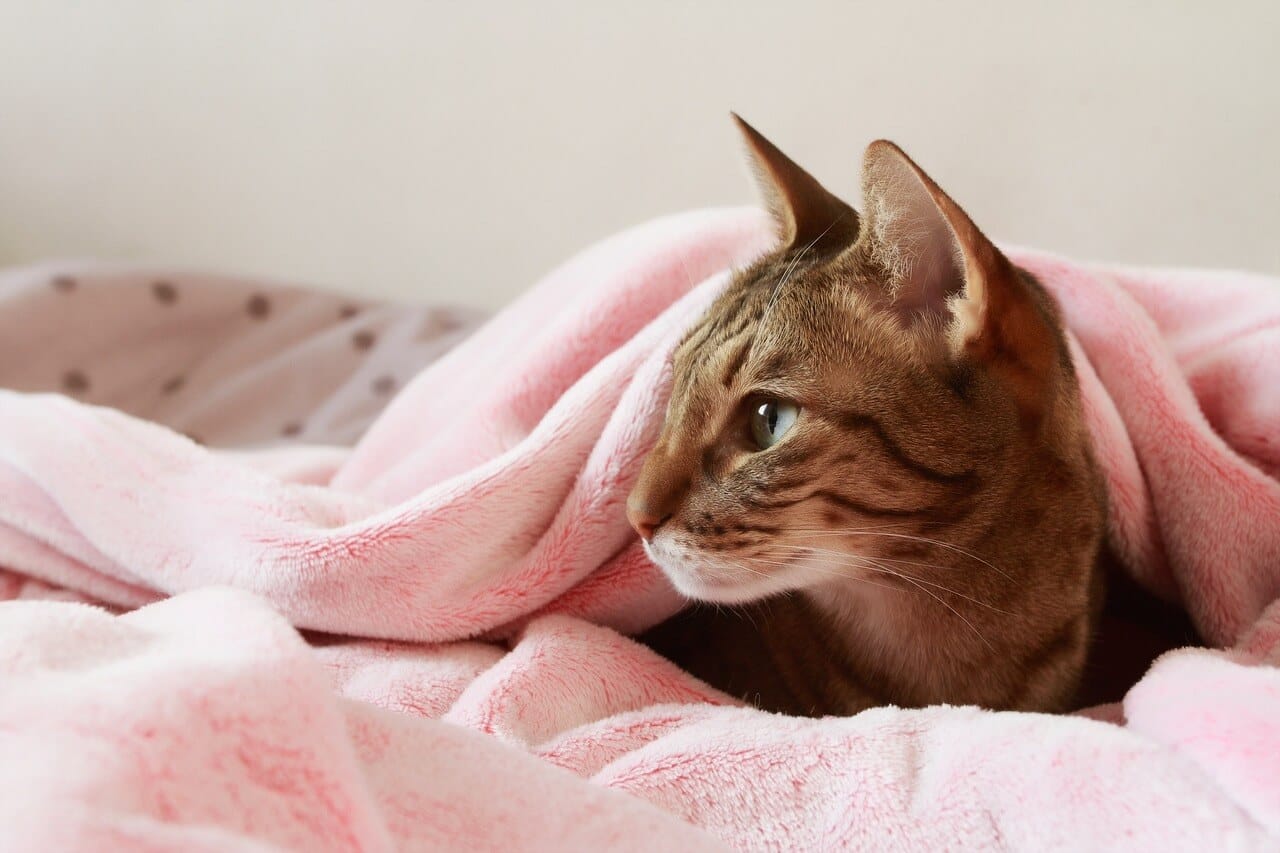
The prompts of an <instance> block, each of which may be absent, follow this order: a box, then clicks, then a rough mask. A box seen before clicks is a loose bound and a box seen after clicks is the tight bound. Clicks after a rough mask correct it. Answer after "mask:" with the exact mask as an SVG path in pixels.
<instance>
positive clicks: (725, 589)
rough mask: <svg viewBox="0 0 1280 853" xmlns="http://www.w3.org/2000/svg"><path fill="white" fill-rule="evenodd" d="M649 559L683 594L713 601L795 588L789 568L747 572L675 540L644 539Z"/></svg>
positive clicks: (737, 601) (734, 600) (764, 595)
mask: <svg viewBox="0 0 1280 853" xmlns="http://www.w3.org/2000/svg"><path fill="white" fill-rule="evenodd" d="M644 549H645V553H646V554H648V555H649V559H651V560H653V562H654V563H655V564H657V566H658V568H660V569H662V573H663V574H664V575H666V576H667V580H669V581H671V585H672V586H674V587H675V588H676V591H677V592H679V593H680V594H681V595H683V596H685V597H687V598H692V599H694V600H695V601H705V602H707V603H709V604H747V603H749V602H752V601H760V600H762V599H765V598H768V597H769V596H771V595H777V594H778V593H780V592H785V591H787V590H789V589H792V588H794V584H792V583H790V582H788V580H787V578H786V576H787V575H788V574H790V573H789V572H787V571H785V570H784V571H782V572H775V573H771V574H767V575H766V574H762V573H753V574H748V575H746V576H744V573H743V571H742V569H741V567H739V566H736V565H732V564H724V565H722V564H719V562H718V561H717V560H716V559H715V558H714V557H705V556H702V555H700V554H696V553H687V552H686V551H685V550H684V549H682V548H680V547H679V546H675V545H672V544H671V543H666V542H659V543H657V544H654V543H651V542H646V543H644Z"/></svg>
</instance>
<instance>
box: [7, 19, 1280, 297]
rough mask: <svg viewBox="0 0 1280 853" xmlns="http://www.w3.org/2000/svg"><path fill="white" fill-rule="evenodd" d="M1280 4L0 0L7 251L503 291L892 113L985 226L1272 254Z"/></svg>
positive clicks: (817, 161)
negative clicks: (749, 136) (770, 144)
mask: <svg viewBox="0 0 1280 853" xmlns="http://www.w3.org/2000/svg"><path fill="white" fill-rule="evenodd" d="M1278 37H1280V3H1277V2H1275V0H1259V1H1258V2H1237V3H1232V2H1221V3H1207V2H1202V0H1197V2H1146V3H1125V2H1116V1H1115V0H1077V2H1073V3H1062V4H1048V3H1030V2H1019V3H957V2H938V3H932V2H922V0H913V2H901V0H881V2H876V3H854V2H849V3H839V2H826V3H791V2H786V3H784V2H782V1H781V0H776V2H767V3H766V2H699V3H675V2H670V3H667V2H649V3H643V4H622V3H600V2H596V3H589V2H547V0H544V1H543V2H537V3H532V2H531V3H521V4H517V3H501V2H487V3H474V4H464V3H427V2H409V0H405V2H366V3H358V2H347V3H329V2H321V0H294V2H275V0H217V2H213V0H209V1H208V2H183V3H173V2H168V0H154V2H145V0H102V2H90V0H82V2H73V0H40V2H33V0H0V264H15V263H24V262H29V261H34V260H38V259H43V258H48V257H68V256H74V257H85V256H94V257H103V258H111V259H131V260H137V261H144V262H165V263H175V264H179V265H181V266H185V267H199V268H207V269H211V270H216V271H224V272H237V273H245V274H252V275H259V276H265V277H270V278H273V279H284V280H295V281H302V282H309V283H315V284H320V285H323V286H326V287H333V288H342V289H345V290H350V291H355V292H361V293H365V294H368V295H385V296H394V297H397V298H405V299H413V300H438V301H462V302H471V303H475V304H482V305H490V306H495V305H499V304H502V303H503V302H504V301H506V300H508V299H509V298H510V297H511V296H512V295H514V294H515V293H517V292H519V291H520V290H521V289H523V288H525V287H527V286H528V285H529V284H531V283H532V282H533V281H534V280H535V279H536V278H537V276H538V275H540V274H541V273H543V272H544V271H546V270H547V269H548V268H549V267H550V266H552V265H553V264H555V263H556V262H558V261H560V260H562V259H564V258H565V257H567V256H568V255H569V254H570V253H571V252H573V251H574V250H576V249H578V248H580V247H582V246H585V245H586V244H588V243H590V242H592V241H594V240H596V239H598V238H600V237H602V236H604V235H606V234H608V233H610V232H613V231H615V230H617V229H620V228H622V227H625V226H627V225H630V224H634V223H637V222H639V221H641V220H643V219H646V218H648V217H650V216H654V215H657V214H662V213H667V212H672V211H677V210H681V209H685V208H690V207H697V206H704V205H717V204H736V203H743V202H748V201H751V200H752V193H751V190H750V188H749V186H748V184H747V182H746V180H745V178H744V173H743V170H742V168H741V166H740V163H739V155H738V146H737V141H736V139H735V137H734V134H733V131H732V129H731V126H730V124H729V122H728V121H727V117H726V113H727V111H728V110H730V109H735V110H737V111H739V112H741V113H742V114H743V115H744V116H745V117H746V118H747V119H748V120H749V121H751V122H752V123H754V124H755V125H756V126H757V127H759V128H760V129H761V130H762V131H764V132H765V133H766V134H767V135H769V136H770V137H772V138H773V139H774V141H775V142H777V143H778V144H779V145H780V146H781V147H783V148H784V150H787V151H788V152H789V153H791V154H792V155H793V156H794V157H795V158H796V159H797V160H799V161H800V162H802V163H803V164H804V165H806V166H807V167H808V168H809V169H810V170H811V171H812V172H814V173H815V174H816V175H818V176H819V177H820V178H821V179H823V180H824V181H825V182H826V183H827V184H828V186H829V187H830V188H832V189H833V190H835V191H837V192H838V193H840V194H842V195H844V196H845V197H846V198H849V199H850V200H854V199H856V197H857V184H858V163H859V159H860V156H861V150H862V148H863V147H864V146H865V145H866V143H867V142H869V141H871V140H872V139H874V138H876V137H881V136H884V137H889V138H892V139H894V140H896V141H897V142H899V143H900V144H901V145H903V146H904V147H905V148H906V149H907V151H908V152H910V153H911V154H912V155H913V156H914V157H915V158H916V159H917V160H918V161H919V162H920V163H921V164H922V165H923V166H924V167H925V168H926V169H927V170H929V171H930V172H931V173H932V174H933V176H934V177H935V178H936V179H937V180H938V181H939V182H940V183H941V184H942V185H943V186H944V187H945V188H946V189H948V190H949V191H950V192H951V194H952V195H953V196H954V197H955V198H956V199H957V200H958V201H960V203H961V204H962V205H964V206H965V207H966V208H967V209H968V210H969V212H970V214H971V215H972V216H973V217H974V218H975V220H976V221H977V222H978V223H979V225H980V226H982V227H983V228H984V229H985V230H986V231H987V232H988V233H989V234H991V235H992V236H994V237H996V238H997V239H1001V240H1004V241H1008V242H1014V243H1021V244H1029V245H1035V246H1039V247H1043V248H1049V249H1054V250H1057V251H1061V252H1066V253H1070V254H1073V255H1076V256H1081V257H1087V258H1095V259H1107V260H1118V261H1125V262H1133V263H1153V264H1196V265H1216V266H1229V267H1236V268H1245V269H1254V270H1260V271H1265V272H1272V273H1280V49H1278V48H1277V39H1278Z"/></svg>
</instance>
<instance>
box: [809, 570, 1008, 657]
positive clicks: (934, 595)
mask: <svg viewBox="0 0 1280 853" xmlns="http://www.w3.org/2000/svg"><path fill="white" fill-rule="evenodd" d="M784 547H790V548H798V549H804V550H809V551H813V550H815V549H812V548H807V547H806V546H803V545H789V546H784ZM816 550H819V551H821V549H816ZM830 553H832V554H835V555H837V556H840V557H843V558H845V559H847V560H860V561H862V562H861V563H859V564H853V563H849V565H855V567H857V568H865V569H870V570H871V571H879V572H881V573H883V574H886V575H889V576H890V577H895V578H898V579H899V580H902V581H906V582H907V583H909V584H911V585H912V586H914V587H916V589H918V590H920V591H921V592H923V593H924V594H925V595H928V596H929V597H930V598H932V599H933V600H934V601H936V602H938V603H939V604H941V605H942V606H943V607H945V608H947V610H949V611H951V613H953V614H954V615H955V616H956V618H958V619H959V620H960V621H962V622H964V624H965V625H967V626H968V627H969V630H970V631H972V632H973V633H974V635H975V636H977V638H978V639H980V640H982V642H983V643H985V644H986V646H987V648H989V649H991V650H992V651H993V652H994V651H995V647H994V646H992V645H991V641H990V640H988V639H987V638H986V636H984V635H983V633H982V632H981V631H979V630H978V628H977V626H975V625H974V624H973V623H972V622H970V621H969V619H968V618H967V617H966V616H965V615H964V614H963V613H961V612H960V611H959V610H957V609H956V608H955V607H953V606H951V604H950V603H949V602H947V601H946V600H945V599H944V598H942V596H940V595H938V594H937V593H936V592H934V591H932V590H931V589H929V588H928V587H927V586H925V585H924V583H921V580H920V579H918V578H913V577H911V576H910V575H907V574H904V573H902V572H896V571H894V570H893V569H891V568H889V567H888V566H883V565H879V564H877V563H876V562H875V561H874V560H872V559H870V558H867V557H861V556H860V555H857V554H844V553H841V552H837V551H833V552H830ZM808 568H810V569H817V570H818V571H825V572H826V573H827V574H832V575H835V576H837V577H841V578H848V577H849V576H848V575H845V574H843V573H842V572H834V571H831V570H829V569H828V570H824V569H823V568H822V567H821V566H810V567H808ZM939 586H940V585H939ZM940 588H941V589H943V590H945V591H946V592H948V593H950V594H952V595H957V596H959V597H960V598H963V599H965V600H967V601H970V602H972V603H974V604H979V605H982V606H984V607H990V605H988V604H986V603H985V602H981V601H977V600H975V599H972V598H969V597H968V596H966V595H963V594H962V593H958V592H955V591H954V590H951V589H947V588H946V587H942V586H940ZM992 609H993V610H994V609H996V608H992ZM998 612H1002V611H998ZM1006 615H1009V614H1006Z"/></svg>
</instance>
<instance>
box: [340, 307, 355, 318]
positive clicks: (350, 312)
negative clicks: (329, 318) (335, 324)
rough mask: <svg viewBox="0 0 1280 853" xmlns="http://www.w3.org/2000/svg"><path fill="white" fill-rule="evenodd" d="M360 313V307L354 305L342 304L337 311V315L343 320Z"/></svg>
mask: <svg viewBox="0 0 1280 853" xmlns="http://www.w3.org/2000/svg"><path fill="white" fill-rule="evenodd" d="M359 313H360V308H359V307H358V306H355V305H343V306H342V310H341V311H339V312H338V316H339V317H341V318H342V319H344V320H350V319H351V318H352V317H354V316H356V315H357V314H359Z"/></svg>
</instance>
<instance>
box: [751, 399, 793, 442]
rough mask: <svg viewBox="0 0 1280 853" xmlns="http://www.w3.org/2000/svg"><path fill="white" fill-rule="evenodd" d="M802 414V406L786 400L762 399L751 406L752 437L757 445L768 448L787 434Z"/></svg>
mask: <svg viewBox="0 0 1280 853" xmlns="http://www.w3.org/2000/svg"><path fill="white" fill-rule="evenodd" d="M799 415H800V407H799V406H797V405H796V404H795V403H788V402H786V401H785V400H761V401H760V402H758V403H756V404H755V405H754V406H752V408H751V437H752V438H753V439H755V442H756V447H759V448H760V449H761V450H768V449H769V448H770V447H773V446H774V445H775V444H777V443H778V442H779V441H781V440H782V437H783V436H784V435H786V434H787V430H789V429H791V427H792V425H793V424H795V422H796V418H797V417H799Z"/></svg>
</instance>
